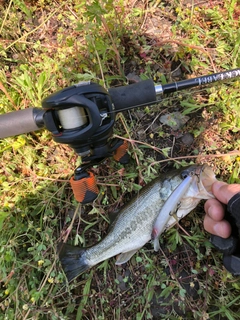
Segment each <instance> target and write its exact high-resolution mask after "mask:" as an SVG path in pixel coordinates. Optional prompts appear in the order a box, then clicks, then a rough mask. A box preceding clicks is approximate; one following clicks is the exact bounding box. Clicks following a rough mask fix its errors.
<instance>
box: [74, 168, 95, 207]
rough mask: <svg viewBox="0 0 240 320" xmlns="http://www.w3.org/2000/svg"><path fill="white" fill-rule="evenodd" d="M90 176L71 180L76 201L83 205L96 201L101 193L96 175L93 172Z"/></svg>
mask: <svg viewBox="0 0 240 320" xmlns="http://www.w3.org/2000/svg"><path fill="white" fill-rule="evenodd" d="M88 174H89V176H88V177H85V178H81V179H79V180H74V177H72V178H71V179H70V184H71V187H72V190H73V194H74V197H75V199H76V200H77V201H78V202H81V203H83V204H84V203H89V202H92V201H93V200H95V199H96V198H97V196H98V193H99V190H98V187H97V183H96V179H95V176H94V174H93V173H92V172H89V173H88Z"/></svg>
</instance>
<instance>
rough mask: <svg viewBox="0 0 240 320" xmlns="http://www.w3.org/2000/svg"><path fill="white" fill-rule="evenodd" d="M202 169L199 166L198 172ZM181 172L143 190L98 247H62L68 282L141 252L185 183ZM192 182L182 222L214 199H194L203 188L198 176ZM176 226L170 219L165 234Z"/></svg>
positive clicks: (182, 214)
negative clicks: (103, 264) (106, 262)
mask: <svg viewBox="0 0 240 320" xmlns="http://www.w3.org/2000/svg"><path fill="white" fill-rule="evenodd" d="M199 167H200V166H197V168H199ZM190 168H192V167H190ZM193 168H194V169H192V170H195V168H196V166H193ZM189 170H190V169H189ZM182 171H183V169H182V170H177V171H176V170H175V171H171V172H169V173H167V174H164V175H161V176H160V177H158V178H156V179H154V180H153V181H152V182H151V183H149V184H148V185H147V186H145V187H144V188H142V189H141V190H140V192H139V193H138V194H137V195H136V196H135V197H133V198H132V200H130V202H129V203H128V204H126V205H125V206H124V207H123V208H122V209H121V210H120V211H119V213H118V214H117V216H116V218H115V221H114V222H113V223H112V225H111V226H110V227H109V232H108V234H107V235H106V236H105V238H103V240H102V241H100V242H99V243H97V244H96V245H94V246H92V247H89V248H83V249H82V248H79V247H73V246H70V245H67V244H62V246H61V248H60V250H59V257H60V261H61V263H62V266H63V269H64V271H65V273H66V275H67V278H68V280H69V281H70V280H72V279H73V278H75V277H76V276H77V275H78V274H80V273H82V272H83V271H85V270H87V269H88V268H90V267H92V266H94V265H96V264H98V263H100V262H102V261H104V260H106V259H108V258H111V257H113V256H116V255H119V254H120V256H118V258H117V261H116V264H122V263H124V262H126V261H127V260H129V259H130V258H131V256H132V255H133V254H134V253H135V252H136V251H137V250H138V249H140V248H141V247H143V246H144V245H145V244H146V243H147V242H148V241H149V240H150V239H151V235H152V230H153V225H154V222H155V220H156V218H157V217H158V214H159V211H160V210H161V208H162V207H163V205H164V203H165V202H166V200H167V199H168V198H169V197H170V195H171V194H172V192H173V191H174V190H175V189H176V188H177V187H178V186H179V185H180V184H181V182H182V181H183V178H182V176H181V172H182ZM211 179H212V177H211ZM193 182H194V185H193V186H192V187H191V188H190V190H189V191H187V193H188V192H189V194H190V197H191V198H190V199H189V198H188V196H187V193H186V197H185V199H183V208H181V209H182V210H179V212H180V214H181V215H180V216H179V215H178V217H179V218H182V217H183V216H184V215H186V214H187V213H189V212H190V211H191V210H192V209H193V208H195V207H196V205H197V204H198V203H199V201H200V200H201V198H205V199H207V198H209V197H212V195H207V196H205V195H202V194H201V195H200V197H197V198H194V196H195V194H196V193H198V191H199V190H200V189H201V188H200V187H198V184H199V182H198V178H197V176H196V177H194V179H193ZM209 185H210V184H209ZM174 205H175V204H174ZM177 214H178V212H177ZM174 223H176V218H175V217H171V219H170V222H169V223H168V225H166V226H165V228H164V230H165V229H166V228H167V227H169V226H170V224H174Z"/></svg>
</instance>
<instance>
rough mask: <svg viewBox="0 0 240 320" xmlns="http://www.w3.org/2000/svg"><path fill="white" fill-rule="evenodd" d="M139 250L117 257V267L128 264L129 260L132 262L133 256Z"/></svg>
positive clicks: (123, 253)
mask: <svg viewBox="0 0 240 320" xmlns="http://www.w3.org/2000/svg"><path fill="white" fill-rule="evenodd" d="M139 249H140V248H138V249H134V250H131V251H128V252H122V253H121V254H120V255H119V256H118V257H117V261H116V262H115V264H116V265H120V264H123V263H126V262H127V261H128V260H130V259H131V258H132V256H133V255H134V254H135V253H136V252H137V251H138V250H139Z"/></svg>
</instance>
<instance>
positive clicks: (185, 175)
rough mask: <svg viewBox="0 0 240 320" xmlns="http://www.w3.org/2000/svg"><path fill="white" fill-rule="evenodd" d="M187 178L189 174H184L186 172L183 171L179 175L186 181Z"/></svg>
mask: <svg viewBox="0 0 240 320" xmlns="http://www.w3.org/2000/svg"><path fill="white" fill-rule="evenodd" d="M188 176H189V173H188V172H186V171H183V172H182V173H181V177H182V179H186V178H187V177H188Z"/></svg>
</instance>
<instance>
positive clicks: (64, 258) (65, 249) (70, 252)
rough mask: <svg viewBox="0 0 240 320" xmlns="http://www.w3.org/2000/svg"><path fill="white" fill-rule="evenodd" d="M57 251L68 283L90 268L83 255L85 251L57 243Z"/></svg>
mask: <svg viewBox="0 0 240 320" xmlns="http://www.w3.org/2000/svg"><path fill="white" fill-rule="evenodd" d="M57 249H58V250H57V251H58V256H59V260H60V262H61V265H62V268H63V271H64V273H65V274H66V277H67V279H68V281H69V282H70V281H72V280H73V279H74V278H76V277H77V276H78V275H80V274H81V273H83V272H84V271H86V270H87V269H89V268H90V266H89V265H88V264H87V262H86V260H85V259H84V255H83V254H84V252H85V251H86V250H84V249H81V248H79V247H75V246H72V245H70V244H66V243H59V245H58V248H57Z"/></svg>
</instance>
